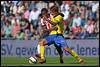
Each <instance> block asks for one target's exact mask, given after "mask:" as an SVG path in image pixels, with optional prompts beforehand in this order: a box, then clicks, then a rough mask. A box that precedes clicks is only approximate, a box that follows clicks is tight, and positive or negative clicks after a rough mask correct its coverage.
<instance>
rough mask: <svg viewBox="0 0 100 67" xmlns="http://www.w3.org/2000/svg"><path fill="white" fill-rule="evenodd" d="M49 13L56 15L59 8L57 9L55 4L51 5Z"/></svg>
mask: <svg viewBox="0 0 100 67" xmlns="http://www.w3.org/2000/svg"><path fill="white" fill-rule="evenodd" d="M50 13H51V14H52V15H57V14H58V13H59V10H58V7H57V6H55V5H54V6H52V7H51V8H50Z"/></svg>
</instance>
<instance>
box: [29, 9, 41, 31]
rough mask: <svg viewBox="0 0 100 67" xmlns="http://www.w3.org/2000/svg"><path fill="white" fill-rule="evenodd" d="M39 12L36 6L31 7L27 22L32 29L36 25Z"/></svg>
mask: <svg viewBox="0 0 100 67" xmlns="http://www.w3.org/2000/svg"><path fill="white" fill-rule="evenodd" d="M39 14H40V11H39V10H38V9H37V8H33V10H32V11H31V12H30V15H29V22H31V23H32V25H33V27H34V29H37V27H38V16H39Z"/></svg>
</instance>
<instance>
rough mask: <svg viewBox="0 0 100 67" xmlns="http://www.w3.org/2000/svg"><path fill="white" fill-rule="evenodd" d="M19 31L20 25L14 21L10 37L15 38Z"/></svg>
mask: <svg viewBox="0 0 100 67" xmlns="http://www.w3.org/2000/svg"><path fill="white" fill-rule="evenodd" d="M19 30H20V25H19V24H18V23H17V21H15V23H14V24H13V26H12V29H11V35H12V36H13V38H15V37H16V35H17V33H18V31H19Z"/></svg>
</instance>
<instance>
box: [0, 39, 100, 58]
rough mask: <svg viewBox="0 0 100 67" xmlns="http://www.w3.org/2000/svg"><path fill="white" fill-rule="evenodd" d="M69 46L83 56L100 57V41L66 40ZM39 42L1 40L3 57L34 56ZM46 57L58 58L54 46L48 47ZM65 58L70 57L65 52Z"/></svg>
mask: <svg viewBox="0 0 100 67" xmlns="http://www.w3.org/2000/svg"><path fill="white" fill-rule="evenodd" d="M66 41H67V44H68V45H69V46H70V47H71V48H72V49H73V50H75V51H76V52H77V53H78V54H79V55H81V56H94V57H97V56H99V40H98V39H95V40H66ZM37 44H38V40H34V41H32V40H1V56H4V57H6V56H20V57H23V56H32V55H35V53H36V52H37ZM45 54H46V56H58V52H57V51H56V49H55V47H54V45H51V46H46V48H45ZM63 54H64V56H65V55H67V56H70V55H69V54H68V53H67V52H63Z"/></svg>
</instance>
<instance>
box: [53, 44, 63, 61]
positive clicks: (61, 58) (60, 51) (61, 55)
mask: <svg viewBox="0 0 100 67" xmlns="http://www.w3.org/2000/svg"><path fill="white" fill-rule="evenodd" d="M54 46H55V47H56V49H57V51H58V53H59V56H60V59H59V60H60V63H64V61H63V51H62V49H61V47H60V46H57V45H56V44H54Z"/></svg>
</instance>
